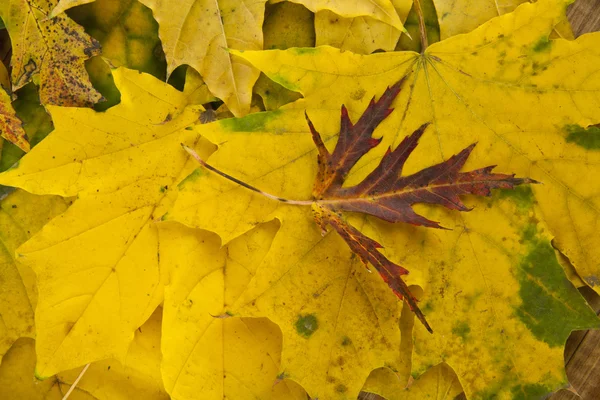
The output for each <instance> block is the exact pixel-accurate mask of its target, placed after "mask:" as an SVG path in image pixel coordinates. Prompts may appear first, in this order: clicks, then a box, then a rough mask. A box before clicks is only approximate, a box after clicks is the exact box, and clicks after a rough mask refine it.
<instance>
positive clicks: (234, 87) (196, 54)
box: [141, 0, 267, 116]
mask: <svg viewBox="0 0 600 400" xmlns="http://www.w3.org/2000/svg"><path fill="white" fill-rule="evenodd" d="M266 1H267V0H258V1H248V0H241V1H240V0H218V1H202V0H193V1H186V2H183V3H181V2H178V1H160V0H141V3H142V4H144V5H146V6H148V7H149V8H150V9H152V12H153V13H154V17H155V18H156V20H157V21H158V25H159V30H158V33H159V36H160V38H161V40H162V45H163V49H164V51H165V55H166V57H167V75H170V74H171V72H173V70H174V69H175V68H177V67H178V66H179V65H182V64H188V65H190V66H191V67H192V68H194V69H195V70H196V71H198V72H199V73H200V75H201V76H202V79H204V82H206V84H207V85H208V88H209V89H210V91H211V93H213V94H214V95H215V96H216V97H218V98H220V99H221V100H223V101H224V102H225V104H227V107H228V108H229V109H230V110H231V111H232V112H233V114H234V115H237V116H242V115H245V114H247V113H248V112H249V110H250V102H251V100H252V86H254V83H255V82H256V80H257V79H258V75H259V72H258V71H257V70H256V69H255V68H253V67H252V66H250V65H249V64H248V63H246V62H244V61H243V60H241V59H240V58H239V57H237V56H234V55H231V54H230V53H229V52H228V51H227V49H237V50H260V49H262V47H263V35H262V24H263V17H264V11H265V3H266ZM199 26H201V27H202V29H198V27H199Z"/></svg>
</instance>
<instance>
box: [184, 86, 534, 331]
mask: <svg viewBox="0 0 600 400" xmlns="http://www.w3.org/2000/svg"><path fill="white" fill-rule="evenodd" d="M404 81H405V79H404V78H403V79H401V80H400V81H399V82H397V83H396V84H395V85H393V86H391V87H389V88H388V89H387V90H386V91H385V92H384V94H383V95H382V96H381V98H380V99H379V100H378V101H375V99H374V98H373V99H372V100H371V102H370V104H369V106H368V107H367V109H366V110H365V112H364V113H363V114H362V116H361V117H360V118H359V120H358V122H357V123H356V124H353V123H352V121H351V120H350V117H349V116H348V110H347V109H346V107H345V106H342V109H341V126H340V135H339V138H338V141H337V143H336V146H335V148H334V150H333V152H332V153H329V151H328V150H327V148H326V147H325V145H324V143H323V140H322V139H321V136H320V135H319V133H318V132H317V130H316V129H315V127H314V125H313V123H312V122H311V121H310V118H309V117H308V115H306V120H307V122H308V126H309V128H310V131H311V134H312V138H313V141H314V142H315V145H316V146H317V149H318V157H317V162H318V166H319V168H318V172H317V177H316V179H315V185H314V187H313V199H312V200H288V199H283V198H280V197H277V196H274V195H272V194H269V193H265V192H263V191H261V190H260V189H257V188H255V187H253V186H251V185H248V184H247V183H245V182H242V181H240V180H239V179H236V178H234V177H232V176H230V175H227V174H225V173H224V172H221V171H219V170H217V169H216V168H214V167H212V166H211V165H209V164H207V163H206V162H205V161H204V160H202V159H201V158H200V157H199V156H198V154H196V153H195V152H194V150H192V149H190V148H187V147H185V146H184V148H185V149H186V150H187V151H188V152H189V153H190V154H191V155H192V156H193V157H194V158H195V159H196V160H198V162H200V164H202V165H203V166H204V167H206V168H207V169H209V170H211V171H213V172H215V173H217V174H219V175H221V176H223V177H225V178H227V179H229V180H231V181H233V182H235V183H238V184H240V185H242V186H244V187H246V188H248V189H250V190H253V191H255V192H258V193H260V194H262V195H264V196H267V197H269V198H271V199H274V200H277V201H281V202H285V203H288V204H297V205H311V206H312V209H313V213H314V216H315V221H316V222H317V224H318V225H319V226H320V227H321V230H322V232H323V234H325V233H326V232H327V231H326V229H327V226H328V225H330V226H331V227H333V229H334V230H335V231H336V232H337V233H338V234H339V235H340V236H341V237H342V238H343V239H344V241H345V242H346V243H347V244H348V246H349V247H350V249H351V250H352V252H354V253H355V254H356V255H358V257H359V258H360V259H361V260H362V261H363V263H364V264H365V265H367V264H371V265H372V266H373V267H374V268H375V269H376V270H377V272H379V274H380V275H381V277H382V278H383V280H384V281H385V282H386V283H387V284H388V286H389V287H390V288H391V289H392V291H393V292H394V293H395V294H396V296H397V297H398V298H399V299H401V300H404V301H406V303H407V304H408V305H409V307H410V308H411V310H412V311H413V312H414V313H415V315H416V316H417V318H419V320H420V321H421V322H422V323H423V325H424V326H425V327H426V328H427V330H428V331H429V332H432V329H431V327H430V326H429V324H428V323H427V320H426V319H425V316H424V315H423V313H422V312H421V310H420V309H419V307H418V305H417V300H416V298H415V297H414V296H413V295H412V293H411V292H410V290H409V288H408V286H407V285H406V282H404V280H403V279H402V275H406V274H408V270H406V269H405V268H403V267H401V266H399V265H397V264H395V263H393V262H392V261H390V260H388V259H387V258H386V257H385V256H384V255H383V254H382V253H381V252H380V251H379V249H381V248H382V246H381V245H380V244H379V243H377V242H376V241H375V240H373V239H371V238H369V237H367V236H366V235H364V234H363V233H361V232H360V231H359V230H358V229H356V228H355V227H353V226H352V225H350V224H348V223H347V222H346V221H344V219H343V218H342V213H341V212H342V211H350V212H359V213H363V214H368V215H372V216H375V217H378V218H381V219H383V220H385V221H388V222H406V223H409V224H412V225H422V226H426V227H430V228H442V226H440V224H439V223H438V222H435V221H431V220H429V219H427V218H425V217H423V216H421V215H419V214H417V213H416V212H415V211H414V210H413V208H412V206H413V205H414V204H417V203H427V204H437V205H442V206H444V207H446V208H449V209H452V210H459V211H469V210H470V209H469V208H468V207H467V206H465V205H464V203H463V202H462V201H461V199H460V196H462V195H467V194H471V195H478V196H489V195H490V193H491V189H513V188H514V187H515V186H517V185H522V184H528V183H536V182H535V181H534V180H532V179H529V178H515V177H514V175H506V174H495V173H492V170H493V169H494V167H495V166H489V167H485V168H481V169H476V170H473V171H469V172H460V170H461V169H462V167H463V166H464V164H465V162H466V161H467V159H468V157H469V155H470V154H471V152H472V151H473V148H474V147H475V144H472V145H470V146H469V147H467V148H465V149H464V150H462V151H461V152H460V153H458V154H456V155H454V156H452V157H450V158H449V159H448V160H446V161H443V162H441V163H439V164H436V165H434V166H431V167H428V168H425V169H423V170H421V171H419V172H416V173H414V174H412V175H408V176H402V168H403V167H404V164H405V163H406V160H407V159H408V157H409V156H410V154H411V153H412V152H413V150H414V149H415V148H416V147H417V144H418V142H419V138H420V137H421V136H422V135H423V133H424V132H425V130H426V128H427V126H428V124H424V125H422V126H421V127H419V128H418V129H417V130H416V131H415V132H414V133H413V134H412V135H410V136H408V137H406V138H405V139H404V140H403V141H402V142H401V143H400V145H399V146H398V147H396V149H394V150H392V149H391V148H389V149H388V151H387V152H386V153H385V155H384V156H383V158H382V159H381V162H380V163H379V165H378V166H377V167H376V168H375V169H374V170H373V172H371V173H370V174H369V175H368V176H367V177H366V178H365V179H364V180H363V181H362V182H360V183H359V184H357V185H355V186H351V187H343V184H344V181H345V179H346V176H347V175H348V173H349V172H350V170H351V169H352V167H353V166H354V165H355V164H356V163H357V162H358V160H360V158H361V157H362V156H364V155H365V154H366V153H367V152H369V150H371V149H373V148H374V147H376V146H377V145H378V144H379V143H380V142H381V139H378V138H374V137H373V132H374V131H375V129H376V128H377V127H378V126H379V124H380V123H381V122H382V121H383V120H384V119H385V118H386V117H387V116H388V115H390V113H391V112H392V111H393V109H392V108H390V107H391V105H392V102H393V101H394V100H395V98H396V97H397V96H398V93H399V92H400V89H401V87H402V85H403V83H404Z"/></svg>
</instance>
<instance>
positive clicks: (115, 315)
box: [0, 68, 210, 377]
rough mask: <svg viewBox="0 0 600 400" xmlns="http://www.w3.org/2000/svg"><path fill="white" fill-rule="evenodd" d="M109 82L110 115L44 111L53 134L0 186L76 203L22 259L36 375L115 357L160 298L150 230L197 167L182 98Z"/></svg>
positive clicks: (129, 77)
mask: <svg viewBox="0 0 600 400" xmlns="http://www.w3.org/2000/svg"><path fill="white" fill-rule="evenodd" d="M113 75H114V77H115V81H116V82H117V86H118V87H119V90H120V91H121V94H122V98H121V103H120V104H119V105H118V106H115V107H113V108H111V109H109V110H108V111H106V112H104V113H98V112H94V111H93V110H88V109H76V108H63V107H50V112H51V114H52V116H53V119H54V122H55V125H56V129H55V130H54V132H53V133H52V134H51V135H49V136H48V137H47V138H46V139H45V140H44V141H43V142H42V143H41V144H40V145H38V146H36V147H35V148H34V150H33V151H32V152H30V153H29V154H28V156H27V157H25V158H23V159H22V160H21V161H20V163H19V165H18V166H17V167H15V168H13V169H11V170H9V171H7V172H5V173H4V174H3V175H2V178H0V180H2V182H3V184H8V185H11V186H22V187H24V188H25V187H26V188H27V189H28V190H29V191H32V192H35V193H54V194H61V195H64V196H71V195H76V194H77V195H78V196H79V199H78V200H77V201H76V202H75V203H74V204H73V206H72V207H71V208H70V209H69V210H68V211H67V212H66V213H64V214H62V215H61V216H60V217H58V218H56V219H54V220H53V221H52V222H51V223H49V224H48V225H46V226H45V227H44V229H43V230H42V231H41V232H40V233H39V234H37V235H36V236H35V237H33V238H32V239H31V240H29V241H28V242H27V243H26V244H24V245H22V246H21V247H20V248H19V250H18V252H19V254H20V255H21V258H20V261H22V262H23V263H24V264H26V265H30V266H31V267H32V268H33V269H34V270H35V272H36V274H37V277H38V290H39V304H38V308H37V310H36V327H37V337H36V339H37V344H36V346H37V355H38V367H37V374H38V376H40V377H48V376H51V375H53V374H55V373H56V372H58V371H62V370H65V369H69V368H73V367H75V366H78V365H83V364H86V363H89V362H92V361H96V360H99V359H103V358H107V357H121V358H122V357H123V356H124V354H125V352H126V350H127V347H128V345H129V343H130V341H131V339H132V338H133V331H134V330H135V329H137V328H138V327H139V326H140V325H142V324H143V323H144V321H145V320H146V319H147V318H148V317H149V316H150V315H151V313H152V312H153V311H154V309H155V308H156V306H157V305H158V304H159V303H160V302H161V301H162V295H163V293H162V285H163V282H164V281H163V278H164V271H162V270H161V269H160V268H159V265H158V257H159V256H158V246H159V242H158V235H157V232H156V228H155V227H154V224H153V222H154V220H155V219H156V218H158V217H160V216H161V215H162V214H164V213H165V211H166V210H167V209H168V208H169V206H170V203H171V201H172V199H173V197H174V195H175V191H174V188H175V187H176V185H177V182H178V180H179V179H181V178H183V177H185V176H187V175H188V173H189V171H190V170H191V169H193V168H192V166H191V165H190V167H189V169H187V170H186V161H187V157H186V156H185V154H182V151H181V148H180V143H182V142H183V143H188V145H190V146H194V143H195V142H196V141H197V135H196V134H195V133H194V132H193V131H190V130H186V129H185V128H186V127H187V126H189V125H191V124H192V123H194V122H196V121H197V120H198V118H199V115H200V112H201V110H202V108H201V107H200V108H198V107H195V108H194V107H192V108H186V109H183V107H184V106H185V104H186V98H185V96H184V95H183V94H182V93H181V92H178V91H177V90H175V89H173V88H172V87H170V86H169V85H167V84H166V83H164V82H160V81H158V80H156V79H155V78H154V77H152V76H150V75H146V74H141V73H138V72H136V71H130V70H125V69H122V68H121V69H118V70H115V72H114V73H113ZM207 149H209V150H208V151H210V147H209V146H207ZM180 174H183V175H182V176H181V177H180Z"/></svg>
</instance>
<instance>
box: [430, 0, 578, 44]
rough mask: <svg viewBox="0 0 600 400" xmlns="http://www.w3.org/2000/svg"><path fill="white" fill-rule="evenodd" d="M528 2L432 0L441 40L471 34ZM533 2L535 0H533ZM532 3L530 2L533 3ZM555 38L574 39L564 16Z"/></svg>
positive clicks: (511, 0) (523, 0)
mask: <svg viewBox="0 0 600 400" xmlns="http://www.w3.org/2000/svg"><path fill="white" fill-rule="evenodd" d="M529 1H530V0H503V1H501V2H498V1H495V0H458V1H457V0H433V2H434V4H435V8H436V9H437V14H438V17H439V23H440V33H441V37H442V39H446V38H449V37H451V36H454V35H459V34H461V33H467V32H471V31H472V30H474V29H475V28H477V27H479V26H480V25H482V24H484V23H485V22H487V21H489V20H490V19H492V18H494V17H497V16H499V15H504V14H506V13H509V12H512V11H514V10H515V9H516V8H517V7H518V6H519V5H521V4H523V3H527V2H529ZM533 1H535V0H533ZM533 1H532V2H533ZM554 33H555V35H556V37H562V38H565V39H574V36H573V32H572V30H571V26H570V24H569V21H568V20H567V17H566V15H564V17H563V19H562V20H561V21H560V22H559V23H557V26H556V29H555V31H554Z"/></svg>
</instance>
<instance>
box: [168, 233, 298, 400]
mask: <svg viewBox="0 0 600 400" xmlns="http://www.w3.org/2000/svg"><path fill="white" fill-rule="evenodd" d="M276 231H277V224H276V223H273V222H272V223H270V224H266V225H263V226H261V227H259V228H256V229H255V230H254V231H251V232H249V233H248V234H246V235H244V236H242V237H240V238H238V239H236V240H234V241H233V242H231V243H230V244H229V245H228V246H227V247H226V248H220V245H219V244H220V243H219V238H218V237H217V236H216V235H215V234H212V233H209V232H206V231H200V230H193V229H190V228H185V227H182V226H181V225H179V224H166V225H162V226H161V228H160V232H159V235H161V243H160V253H161V263H163V262H164V265H165V268H168V269H169V270H170V274H169V284H168V285H167V286H166V287H165V301H164V309H165V316H164V321H163V337H162V351H163V362H162V371H163V379H164V380H165V386H166V388H167V391H168V392H169V393H170V394H171V396H172V397H173V398H175V399H182V400H184V399H197V398H199V397H198V393H202V396H201V397H202V398H203V399H207V400H211V399H215V400H217V399H223V398H231V399H245V398H257V399H281V400H284V399H286V400H287V399H289V400H293V399H297V400H304V399H306V393H305V392H304V390H303V389H301V388H300V387H298V385H297V384H295V383H293V382H290V381H288V380H283V381H281V382H277V381H278V379H277V375H278V374H279V359H280V354H281V332H280V330H279V328H278V327H277V325H275V324H273V323H272V322H270V321H268V320H267V319H264V318H262V319H260V318H259V319H254V318H235V317H230V316H229V315H227V314H225V312H226V309H227V306H228V304H231V303H232V302H235V299H236V298H237V297H238V296H239V294H240V293H241V292H242V291H243V290H244V287H245V286H246V285H247V283H248V281H249V280H250V279H251V278H252V275H253V271H254V269H255V268H256V266H257V265H258V263H259V262H260V260H261V259H262V258H263V257H264V254H265V253H266V252H267V251H268V249H269V245H270V242H271V240H272V239H273V236H274V235H275V232H276ZM163 235H164V236H165V238H162V236H163ZM199 260H202V262H199Z"/></svg>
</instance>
